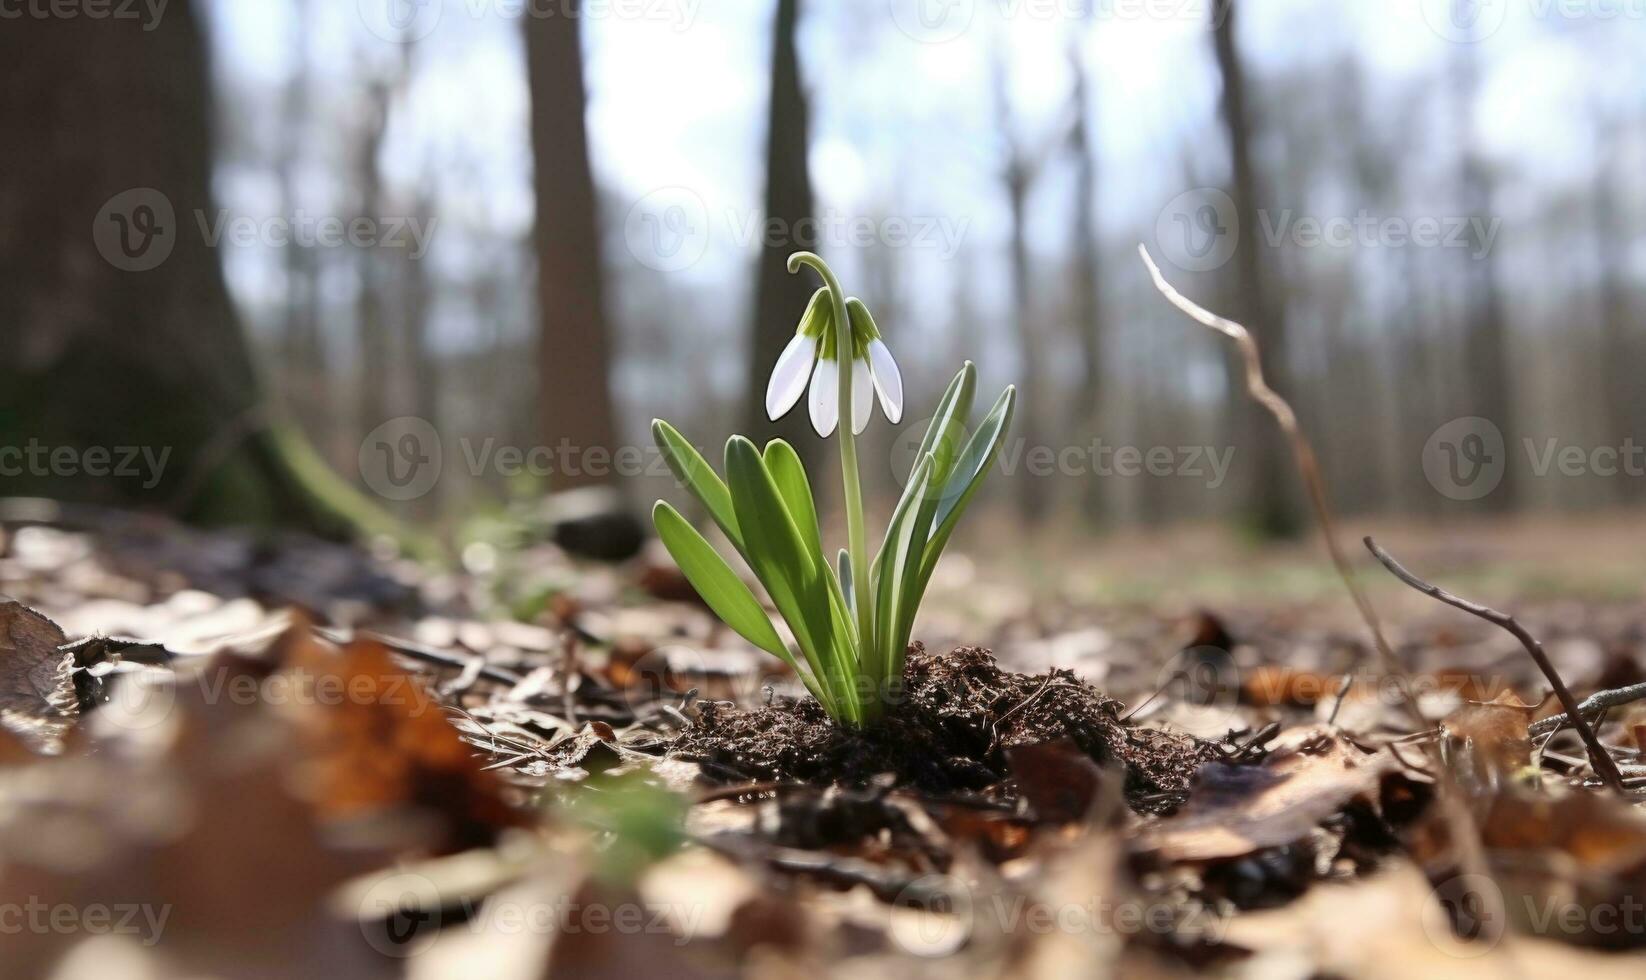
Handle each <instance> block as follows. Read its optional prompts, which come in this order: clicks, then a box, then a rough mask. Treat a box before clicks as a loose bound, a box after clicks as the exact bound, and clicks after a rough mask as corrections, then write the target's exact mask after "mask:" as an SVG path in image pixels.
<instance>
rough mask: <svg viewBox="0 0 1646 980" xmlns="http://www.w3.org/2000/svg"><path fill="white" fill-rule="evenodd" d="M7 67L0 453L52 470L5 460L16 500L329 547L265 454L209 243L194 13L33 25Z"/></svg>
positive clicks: (0, 196)
mask: <svg viewBox="0 0 1646 980" xmlns="http://www.w3.org/2000/svg"><path fill="white" fill-rule="evenodd" d="M149 28H152V29H149ZM0 61H3V62H4V63H5V64H8V65H10V66H11V67H10V68H9V69H8V80H7V81H8V84H7V85H6V86H5V89H4V92H3V94H0V132H4V133H5V134H6V136H5V138H6V140H7V143H8V145H9V146H10V147H12V150H11V152H9V153H7V155H6V174H5V178H4V180H3V182H0V229H3V231H0V447H5V448H13V447H17V448H21V449H24V450H27V449H28V448H29V447H31V446H37V447H44V448H45V449H46V450H48V452H49V453H50V454H49V457H48V458H47V460H46V461H44V462H40V461H39V458H38V457H37V458H36V462H34V463H31V462H29V461H28V459H27V457H25V458H24V459H23V460H21V461H20V464H21V465H15V464H17V463H18V462H19V461H17V460H12V459H6V458H4V457H0V463H4V464H7V466H8V469H15V470H16V472H15V473H13V472H8V473H7V476H6V481H5V482H6V487H7V490H8V492H12V493H25V494H28V493H34V494H46V495H50V496H54V497H59V498H65V499H75V500H83V501H92V502H98V503H109V504H123V505H138V506H146V507H159V508H165V509H169V510H172V511H174V512H178V513H181V514H182V515H183V516H186V517H192V518H196V519H201V520H217V521H239V522H252V523H275V522H278V523H295V524H301V525H306V526H310V527H317V528H322V529H325V530H329V531H337V530H341V524H340V522H338V521H337V520H335V519H334V518H332V517H330V516H329V512H328V511H327V510H326V509H325V508H324V507H323V506H321V505H319V504H317V503H316V502H315V501H314V499H313V497H312V496H311V495H310V494H309V493H308V492H307V491H306V490H305V488H304V487H303V486H302V485H301V484H300V483H299V481H298V480H296V479H295V478H294V477H293V475H292V473H291V471H290V470H289V468H288V467H287V465H286V462H285V460H284V458H283V457H282V456H281V454H280V452H279V451H278V449H277V444H276V441H275V439H274V437H273V435H272V434H271V433H270V430H269V428H268V422H267V419H266V417H265V414H264V412H263V402H262V399H261V395H260V392H259V386H258V381H257V377H256V373H255V371H254V370H253V366H252V360H251V356H250V353H249V351H248V348H247V345H246V343H245V339H244V337H243V336H242V334H241V331H240V327H239V324H238V323H237V321H236V317H235V313H234V310H233V308H232V306H231V305H230V301H229V296H228V292H227V289H226V287H225V285H224V281H223V276H222V271H221V269H220V267H219V264H218V256H217V255H216V253H215V252H214V251H213V250H212V247H211V246H210V245H209V244H208V235H209V233H210V230H211V229H212V227H213V226H214V225H215V222H216V219H217V218H218V217H219V212H217V211H216V210H215V209H214V207H213V204H212V201H211V194H210V184H211V181H210V176H211V174H210V171H211V157H212V152H211V151H212V145H211V135H210V128H209V123H210V120H211V114H212V108H211V97H210V92H211V88H210V75H209V73H208V71H207V63H206V47H205V42H204V40H203V38H202V36H201V33H200V30H199V23H198V21H197V19H196V16H195V11H194V9H193V6H192V5H191V4H186V3H183V4H174V5H173V6H172V8H171V9H169V10H168V11H167V16H166V17H165V18H164V19H162V20H161V21H160V22H159V23H157V24H152V25H146V24H145V23H144V22H143V21H140V20H134V19H128V18H119V17H112V18H106V19H93V18H87V17H80V18H74V19H72V20H49V21H48V20H39V21H35V22H33V23H31V24H30V25H29V26H28V28H27V29H26V30H16V29H13V30H5V31H0ZM25 148H26V149H25ZM202 226H204V229H205V230H204V231H203V230H202ZM125 447H133V448H135V449H136V450H138V452H139V454H140V455H139V457H138V458H137V460H135V461H130V460H128V462H130V463H132V467H134V468H135V469H136V470H137V471H138V472H137V473H136V474H135V475H125V476H123V475H121V471H120V469H119V468H115V467H118V464H119V462H120V460H121V458H122V457H123V454H124V453H125V452H126V448H125ZM51 450H56V452H50V451H51ZM143 451H147V453H148V454H149V458H151V459H159V458H161V457H162V456H163V457H164V460H165V462H164V464H163V465H149V464H147V463H145V462H144V461H143V457H142V456H141V453H142V452H143ZM105 453H108V454H112V456H113V461H112V463H111V461H110V460H108V459H107V458H106V457H105V455H104V454H105ZM71 457H72V463H71ZM105 468H107V469H109V470H110V472H109V473H107V474H106V475H102V476H99V475H97V474H96V473H94V472H92V471H93V470H94V469H95V470H96V471H99V472H100V471H102V470H104V469H105ZM128 469H129V468H128Z"/></svg>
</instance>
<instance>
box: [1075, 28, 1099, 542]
mask: <svg viewBox="0 0 1646 980" xmlns="http://www.w3.org/2000/svg"><path fill="white" fill-rule="evenodd" d="M1085 37H1086V34H1085V32H1084V31H1077V32H1076V33H1075V34H1074V35H1073V36H1072V38H1071V40H1070V42H1069V71H1070V72H1071V73H1072V74H1073V76H1074V91H1073V93H1072V95H1071V101H1072V103H1073V106H1072V108H1073V110H1074V122H1073V125H1071V126H1070V128H1069V152H1070V154H1071V155H1073V157H1074V163H1075V202H1074V262H1075V275H1074V321H1075V337H1076V339H1077V340H1078V341H1079V344H1080V381H1079V388H1078V389H1076V392H1075V402H1074V410H1075V419H1076V420H1077V423H1078V425H1079V426H1080V429H1079V430H1078V431H1081V432H1084V433H1085V434H1087V436H1088V437H1089V438H1091V439H1095V438H1097V437H1098V436H1099V435H1100V434H1101V433H1102V426H1101V425H1100V422H1101V418H1100V417H1099V409H1100V408H1101V406H1102V403H1103V334H1104V327H1103V298H1102V296H1101V294H1100V293H1099V292H1098V287H1099V272H1100V270H1099V269H1098V261H1097V255H1098V239H1097V149H1096V147H1095V146H1094V145H1093V141H1092V138H1091V134H1090V131H1089V127H1090V121H1089V120H1090V117H1091V113H1092V97H1091V87H1090V86H1091V81H1090V77H1089V75H1088V73H1087V71H1086V59H1085V58H1084V57H1083V53H1082V51H1081V48H1080V42H1081V41H1082V40H1083V39H1084V38H1085ZM1081 504H1082V506H1083V507H1084V508H1085V511H1086V515H1087V516H1088V517H1092V518H1096V517H1098V516H1099V515H1101V513H1102V510H1103V494H1102V485H1101V482H1100V481H1099V480H1097V479H1095V478H1093V479H1088V480H1087V481H1086V490H1085V493H1084V494H1083V495H1082V501H1081Z"/></svg>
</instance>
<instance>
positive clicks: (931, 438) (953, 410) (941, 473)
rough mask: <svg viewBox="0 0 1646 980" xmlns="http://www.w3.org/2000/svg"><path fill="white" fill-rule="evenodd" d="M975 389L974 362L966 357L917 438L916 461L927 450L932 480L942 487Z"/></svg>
mask: <svg viewBox="0 0 1646 980" xmlns="http://www.w3.org/2000/svg"><path fill="white" fill-rule="evenodd" d="M976 391H977V366H976V365H974V364H973V363H972V362H971V361H967V362H966V363H965V364H963V365H961V368H960V371H959V373H958V374H956V375H955V376H954V380H953V381H950V382H949V387H948V388H947V389H946V390H945V391H944V392H943V398H942V400H940V401H939V402H938V403H937V411H936V412H935V413H934V414H933V415H932V421H931V424H930V425H928V426H927V427H926V436H925V438H923V439H921V440H920V449H919V451H917V452H916V453H915V457H914V459H915V465H916V466H918V465H920V461H921V460H922V459H924V458H925V457H926V454H927V453H930V454H931V455H932V456H933V457H934V460H935V468H934V470H933V476H932V482H933V483H935V484H936V485H937V486H940V487H941V486H943V485H944V484H945V483H946V482H947V481H948V479H949V470H950V467H951V465H952V464H953V463H954V459H955V457H956V456H957V455H959V451H960V444H961V442H960V441H961V439H963V438H964V437H965V433H966V418H967V416H969V415H971V414H972V395H973V394H974V393H975V392H976ZM911 474H912V467H911Z"/></svg>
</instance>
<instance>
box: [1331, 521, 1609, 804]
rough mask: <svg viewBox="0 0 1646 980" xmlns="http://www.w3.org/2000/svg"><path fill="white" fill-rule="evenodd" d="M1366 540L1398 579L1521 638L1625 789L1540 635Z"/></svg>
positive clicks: (1598, 766)
mask: <svg viewBox="0 0 1646 980" xmlns="http://www.w3.org/2000/svg"><path fill="white" fill-rule="evenodd" d="M1363 540H1364V541H1365V542H1366V548H1367V550H1368V551H1370V552H1371V553H1372V555H1373V556H1374V557H1375V558H1377V560H1378V561H1380V562H1382V563H1383V567H1384V568H1387V569H1388V570H1389V572H1390V573H1391V574H1393V575H1394V577H1395V578H1398V579H1400V580H1401V581H1402V582H1405V583H1406V584H1407V585H1409V586H1411V587H1412V588H1414V589H1416V590H1417V591H1419V592H1421V593H1423V594H1424V595H1426V596H1429V597H1430V598H1432V599H1437V600H1439V601H1441V602H1444V603H1445V604H1446V605H1448V606H1453V607H1455V608H1457V609H1461V610H1463V611H1464V612H1466V613H1469V614H1470V615H1472V616H1479V617H1480V618H1481V619H1484V620H1485V621H1486V622H1488V623H1491V624H1492V625H1494V626H1498V627H1501V628H1502V629H1504V630H1507V631H1508V632H1509V633H1510V634H1511V635H1512V636H1514V638H1515V639H1517V640H1519V641H1520V645H1521V646H1523V647H1525V648H1526V652H1527V653H1529V654H1531V655H1532V660H1534V661H1535V662H1536V663H1537V669H1538V670H1541V671H1543V676H1544V677H1545V678H1547V679H1548V681H1549V686H1550V687H1552V688H1554V690H1555V697H1557V698H1559V699H1560V704H1561V706H1562V707H1564V708H1565V709H1566V716H1567V717H1568V718H1570V719H1571V720H1572V726H1573V727H1574V728H1576V729H1577V733H1578V735H1579V736H1581V737H1582V739H1583V744H1584V746H1585V747H1586V748H1587V749H1588V750H1589V761H1590V762H1591V763H1592V764H1593V765H1594V767H1595V772H1597V773H1599V774H1600V778H1602V779H1604V780H1605V781H1606V785H1608V786H1610V787H1611V788H1612V789H1614V790H1616V791H1617V792H1619V793H1622V792H1623V776H1622V775H1621V774H1620V773H1619V772H1618V771H1617V763H1616V762H1614V761H1613V760H1612V756H1611V754H1610V753H1608V752H1607V751H1606V746H1604V745H1601V744H1600V737H1599V736H1597V735H1596V734H1595V730H1594V729H1593V728H1591V727H1589V722H1588V721H1587V720H1586V719H1585V718H1584V717H1583V713H1582V709H1581V708H1580V707H1579V706H1578V703H1577V699H1576V698H1574V697H1572V692H1571V691H1570V690H1569V689H1568V688H1567V687H1566V682H1565V681H1563V680H1561V678H1560V673H1559V672H1558V671H1556V670H1555V665H1554V664H1552V663H1550V662H1549V655H1548V654H1547V653H1545V652H1544V651H1543V644H1542V643H1539V642H1538V640H1537V637H1535V636H1533V635H1532V634H1530V633H1528V632H1526V628H1525V627H1524V626H1521V625H1520V623H1519V622H1517V621H1516V620H1515V618H1514V617H1513V616H1510V615H1509V614H1507V613H1500V612H1498V611H1497V610H1496V609H1492V608H1491V607H1489V606H1483V605H1481V604H1480V603H1478V602H1470V601H1469V600H1468V599H1464V598H1461V597H1459V596H1455V595H1452V594H1451V593H1450V592H1447V591H1446V590H1445V589H1442V588H1441V587H1440V586H1438V585H1431V584H1429V583H1428V582H1425V581H1423V580H1422V579H1420V578H1418V577H1417V576H1416V575H1413V574H1412V573H1411V572H1409V571H1407V570H1406V568H1405V567H1404V566H1402V565H1401V564H1400V562H1398V561H1395V559H1394V556H1392V555H1390V554H1389V553H1388V552H1387V551H1384V550H1383V549H1382V548H1380V547H1378V545H1377V542H1376V541H1373V540H1372V539H1371V538H1370V537H1368V538H1365V539H1363Z"/></svg>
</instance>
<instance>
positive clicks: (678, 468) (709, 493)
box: [652, 419, 743, 554]
mask: <svg viewBox="0 0 1646 980" xmlns="http://www.w3.org/2000/svg"><path fill="white" fill-rule="evenodd" d="M652 439H653V440H654V441H655V442H656V443H657V448H658V450H659V451H660V452H662V453H663V459H664V461H665V462H667V463H668V464H669V469H670V470H671V471H673V473H674V476H675V479H677V480H679V481H680V482H681V483H682V484H684V485H685V487H686V489H688V490H690V491H691V492H692V496H694V497H696V498H697V499H698V500H699V501H701V502H702V504H703V506H704V507H707V508H708V510H709V516H710V517H712V518H714V522H715V523H716V524H718V525H720V530H721V531H723V532H725V534H726V538H727V540H729V541H730V542H731V543H732V546H733V547H735V548H736V549H737V550H738V553H739V554H742V553H743V535H742V532H741V531H740V530H739V529H738V526H737V515H736V513H735V512H734V511H733V509H732V497H731V492H730V491H728V490H727V489H726V484H725V483H724V482H723V481H722V480H721V479H720V476H719V475H718V474H716V473H715V471H714V467H712V466H710V465H709V461H708V460H706V459H704V458H703V454H702V453H700V452H698V451H697V447H695V446H693V445H692V444H691V443H690V442H688V441H686V437H685V436H683V435H681V434H680V433H679V431H677V430H676V429H675V427H674V426H672V425H670V424H669V423H667V422H665V421H663V420H662V419H653V420H652Z"/></svg>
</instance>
